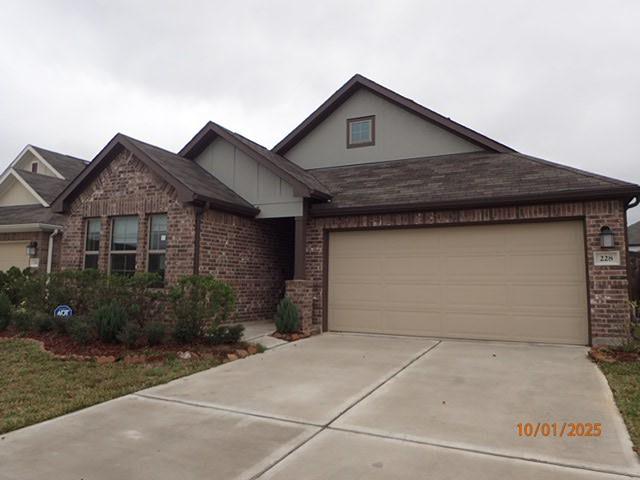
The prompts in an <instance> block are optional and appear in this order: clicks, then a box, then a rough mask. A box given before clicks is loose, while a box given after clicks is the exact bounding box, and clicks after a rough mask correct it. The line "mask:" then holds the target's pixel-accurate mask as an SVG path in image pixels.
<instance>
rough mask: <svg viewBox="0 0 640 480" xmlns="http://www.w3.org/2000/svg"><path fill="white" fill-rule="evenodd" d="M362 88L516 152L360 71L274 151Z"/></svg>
mask: <svg viewBox="0 0 640 480" xmlns="http://www.w3.org/2000/svg"><path fill="white" fill-rule="evenodd" d="M360 89H366V90H368V91H370V92H372V93H374V94H376V95H378V96H380V97H382V98H384V99H386V100H388V101H390V102H391V103H393V104H395V105H397V106H399V107H400V108H403V109H404V110H407V111H408V112H410V113H413V114H415V115H417V116H418V117H420V118H422V119H423V120H426V121H428V122H431V123H433V124H435V125H438V126H439V127H441V128H443V129H445V130H447V131H449V132H451V133H453V134H454V135H457V136H459V137H462V138H464V139H465V140H467V141H469V142H471V143H473V144H475V145H478V146H480V147H482V148H484V149H487V150H490V151H493V152H502V153H505V152H515V150H513V149H512V148H510V147H507V146H506V145H503V144H502V143H500V142H497V141H495V140H493V139H491V138H489V137H487V136H485V135H482V134H481V133H478V132H476V131H475V130H472V129H470V128H468V127H465V126H464V125H461V124H459V123H457V122H454V121H453V120H451V119H450V118H448V117H445V116H443V115H440V114H439V113H436V112H434V111H433V110H430V109H428V108H426V107H424V106H422V105H420V104H419V103H416V102H414V101H413V100H411V99H409V98H407V97H403V96H402V95H400V94H398V93H396V92H394V91H393V90H390V89H388V88H386V87H383V86H382V85H380V84H378V83H376V82H374V81H373V80H369V79H368V78H366V77H364V76H362V75H360V74H356V75H354V76H353V77H351V79H350V80H349V81H348V82H347V83H345V84H344V85H343V86H342V87H340V88H339V89H338V90H337V91H336V92H335V93H334V94H333V95H331V97H329V98H328V99H327V100H326V101H325V102H324V103H323V104H322V105H320V106H319V107H318V108H317V109H316V110H315V111H314V112H313V113H312V114H311V115H309V116H308V117H307V118H306V119H305V120H304V121H303V122H302V123H301V124H300V125H298V126H297V127H296V128H295V129H294V130H293V131H292V132H291V133H289V134H288V135H287V136H286V137H285V138H284V139H282V140H281V141H280V142H279V143H278V144H277V145H276V146H275V147H273V151H274V152H276V153H279V154H281V155H284V154H286V153H287V152H288V151H289V150H291V148H293V146H294V145H296V144H297V143H298V142H299V141H300V140H302V138H304V137H305V136H306V135H307V134H308V133H309V132H310V131H311V130H313V129H314V128H315V127H316V126H317V125H318V124H319V123H321V122H322V121H323V120H325V119H326V118H327V117H328V116H329V115H331V114H332V113H333V112H334V111H335V110H336V109H337V108H338V107H339V106H340V105H342V104H343V103H344V102H345V101H346V100H347V99H348V98H349V97H351V95H353V94H354V93H355V92H356V91H358V90H360Z"/></svg>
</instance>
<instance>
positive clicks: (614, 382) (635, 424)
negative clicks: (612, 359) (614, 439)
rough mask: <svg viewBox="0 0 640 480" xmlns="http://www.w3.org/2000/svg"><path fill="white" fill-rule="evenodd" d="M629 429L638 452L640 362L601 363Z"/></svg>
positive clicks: (639, 434) (639, 432)
mask: <svg viewBox="0 0 640 480" xmlns="http://www.w3.org/2000/svg"><path fill="white" fill-rule="evenodd" d="M599 365H600V368H601V369H602V371H603V372H604V374H605V376H606V377H607V381H608V382H609V385H610V386H611V390H612V391H613V396H614V397H615V399H616V403H617V404H618V408H619V409H620V412H621V413H622V416H623V417H624V421H625V423H626V424H627V428H628V429H629V434H630V435H631V440H633V445H634V446H635V450H636V452H638V451H639V450H638V449H639V448H640V362H616V363H599Z"/></svg>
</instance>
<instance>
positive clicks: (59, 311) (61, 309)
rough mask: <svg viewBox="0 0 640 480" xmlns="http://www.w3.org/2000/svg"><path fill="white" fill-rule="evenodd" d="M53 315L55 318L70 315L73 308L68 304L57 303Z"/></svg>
mask: <svg viewBox="0 0 640 480" xmlns="http://www.w3.org/2000/svg"><path fill="white" fill-rule="evenodd" d="M53 316H54V317H57V318H69V317H72V316H73V309H72V308H71V307H70V306H69V305H58V306H57V307H56V308H55V310H54V311H53Z"/></svg>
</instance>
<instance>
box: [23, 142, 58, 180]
mask: <svg viewBox="0 0 640 480" xmlns="http://www.w3.org/2000/svg"><path fill="white" fill-rule="evenodd" d="M26 150H29V151H30V152H31V153H33V154H34V155H35V156H36V158H37V159H38V160H40V161H41V162H42V163H44V164H45V165H46V167H47V168H48V169H49V170H51V171H52V172H53V173H54V174H55V176H56V177H58V178H59V179H60V180H64V177H63V176H62V174H61V173H60V172H59V171H57V170H56V169H55V168H53V167H52V166H51V164H50V163H49V162H47V161H46V160H45V159H44V157H43V156H42V155H40V154H39V153H38V151H37V150H36V149H35V148H33V146H32V145H27V147H26Z"/></svg>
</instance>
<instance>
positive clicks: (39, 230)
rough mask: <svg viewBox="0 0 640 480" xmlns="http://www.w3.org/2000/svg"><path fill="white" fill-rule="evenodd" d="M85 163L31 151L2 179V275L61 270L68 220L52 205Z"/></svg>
mask: <svg viewBox="0 0 640 480" xmlns="http://www.w3.org/2000/svg"><path fill="white" fill-rule="evenodd" d="M87 163H88V162H87V161H85V160H81V159H79V158H75V157H72V156H69V155H65V154H62V153H58V152H52V151H51V150H46V149H44V148H41V147H36V146H34V145H27V146H26V147H24V148H23V149H22V151H21V152H20V154H18V156H17V157H16V158H15V159H14V160H13V161H12V162H11V163H10V164H9V166H8V167H7V168H6V170H5V171H4V172H3V173H2V175H1V176H0V271H3V270H7V269H8V268H10V267H13V266H15V267H18V268H20V269H24V268H29V267H30V268H35V269H41V270H44V271H51V269H52V268H53V265H58V264H59V261H58V256H59V253H60V235H59V234H60V233H61V232H62V228H63V227H62V224H63V223H64V221H65V218H64V216H63V215H60V214H57V213H55V212H54V211H53V210H52V209H51V205H50V204H51V202H53V200H55V198H56V197H57V196H58V195H59V194H60V192H62V190H64V188H65V187H66V186H67V185H68V184H69V183H70V182H71V180H73V179H74V178H75V177H76V176H77V175H78V174H79V173H80V172H81V171H82V170H83V169H84V167H85V166H86V165H87ZM28 251H29V252H30V253H31V254H29V253H28Z"/></svg>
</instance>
